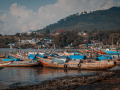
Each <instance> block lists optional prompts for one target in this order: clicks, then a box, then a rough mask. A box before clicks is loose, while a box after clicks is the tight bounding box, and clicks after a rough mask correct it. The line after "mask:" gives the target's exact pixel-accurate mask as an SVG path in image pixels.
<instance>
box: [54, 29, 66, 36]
mask: <svg viewBox="0 0 120 90" xmlns="http://www.w3.org/2000/svg"><path fill="white" fill-rule="evenodd" d="M60 33H65V31H64V30H59V31H56V33H55V34H57V35H58V34H60Z"/></svg>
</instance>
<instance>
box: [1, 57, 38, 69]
mask: <svg viewBox="0 0 120 90" xmlns="http://www.w3.org/2000/svg"><path fill="white" fill-rule="evenodd" d="M11 60H13V62H12V63H10V64H9V65H8V66H11V67H12V66H19V67H26V66H36V65H40V62H39V61H38V60H26V61H25V60H21V59H19V58H8V59H3V61H11Z"/></svg>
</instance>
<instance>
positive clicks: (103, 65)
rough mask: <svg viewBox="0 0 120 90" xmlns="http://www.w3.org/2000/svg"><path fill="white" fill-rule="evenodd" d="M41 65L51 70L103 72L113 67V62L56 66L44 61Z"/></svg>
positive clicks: (56, 64)
mask: <svg viewBox="0 0 120 90" xmlns="http://www.w3.org/2000/svg"><path fill="white" fill-rule="evenodd" d="M41 64H42V65H43V66H44V67H51V68H63V69H82V70H101V69H102V70H103V69H109V68H112V67H114V66H115V63H114V61H105V62H103V61H94V62H87V63H69V62H68V63H64V64H58V63H57V62H54V63H52V62H48V61H45V60H41Z"/></svg>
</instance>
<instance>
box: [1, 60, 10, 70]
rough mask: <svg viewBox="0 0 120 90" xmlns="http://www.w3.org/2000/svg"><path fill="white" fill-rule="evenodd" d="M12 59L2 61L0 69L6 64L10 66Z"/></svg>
mask: <svg viewBox="0 0 120 90" xmlns="http://www.w3.org/2000/svg"><path fill="white" fill-rule="evenodd" d="M10 63H11V61H0V70H1V69H2V68H4V67H6V66H8V65H9V64H10Z"/></svg>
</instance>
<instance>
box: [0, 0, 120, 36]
mask: <svg viewBox="0 0 120 90" xmlns="http://www.w3.org/2000/svg"><path fill="white" fill-rule="evenodd" d="M113 6H120V0H0V34H2V35H14V34H16V33H22V32H29V30H39V29H43V28H45V27H46V26H47V25H50V24H53V23H57V21H59V20H60V19H63V18H66V17H67V16H70V15H73V14H76V13H81V12H84V11H87V12H88V13H89V12H90V11H96V10H104V9H109V8H111V7H113Z"/></svg>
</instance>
